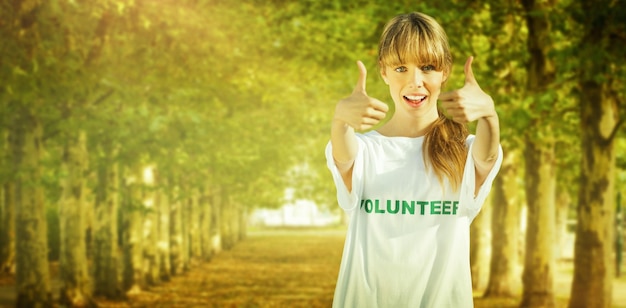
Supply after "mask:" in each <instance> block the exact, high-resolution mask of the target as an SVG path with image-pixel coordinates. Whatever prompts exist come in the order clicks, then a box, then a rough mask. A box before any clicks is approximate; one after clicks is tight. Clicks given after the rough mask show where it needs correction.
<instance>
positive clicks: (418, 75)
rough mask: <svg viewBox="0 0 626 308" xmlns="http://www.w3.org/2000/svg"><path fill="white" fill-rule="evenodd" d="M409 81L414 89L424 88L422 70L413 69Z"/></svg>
mask: <svg viewBox="0 0 626 308" xmlns="http://www.w3.org/2000/svg"><path fill="white" fill-rule="evenodd" d="M410 75H411V80H409V82H410V84H411V85H413V86H416V87H418V88H419V87H423V86H424V72H422V70H420V69H417V68H416V69H414V70H413V72H411V74H410Z"/></svg>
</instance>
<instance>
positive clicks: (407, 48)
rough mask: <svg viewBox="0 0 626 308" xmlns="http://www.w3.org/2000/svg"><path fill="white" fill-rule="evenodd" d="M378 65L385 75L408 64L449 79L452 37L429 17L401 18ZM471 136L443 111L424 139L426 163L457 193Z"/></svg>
mask: <svg viewBox="0 0 626 308" xmlns="http://www.w3.org/2000/svg"><path fill="white" fill-rule="evenodd" d="M378 63H379V66H380V69H381V71H382V70H384V69H385V67H388V66H397V65H400V64H406V63H419V64H430V65H434V66H435V70H437V71H443V72H444V75H445V76H449V75H450V71H451V70H452V54H451V53H450V46H449V44H448V36H447V35H446V33H445V31H444V30H443V28H442V27H441V25H439V24H438V23H437V21H435V19H433V18H432V17H430V16H428V15H425V14H422V13H418V12H413V13H409V14H402V15H398V16H396V17H394V18H393V19H391V20H390V21H389V22H388V23H387V25H385V29H384V30H383V34H382V36H381V38H380V43H379V45H378ZM468 135H469V130H468V129H467V126H466V125H464V124H461V123H457V122H454V121H453V120H451V119H448V118H446V117H445V116H444V115H443V112H441V110H439V118H438V119H437V120H436V121H435V122H434V123H433V124H432V125H431V128H430V130H429V132H428V133H427V134H426V136H425V139H424V149H423V151H424V163H425V164H426V166H429V164H428V161H430V165H432V168H433V170H434V172H435V174H436V175H437V178H438V179H439V181H440V182H441V183H443V181H444V179H445V178H447V179H448V180H449V181H450V184H451V186H452V189H453V190H455V191H457V190H458V188H459V187H460V186H461V180H462V178H463V169H464V167H465V161H466V159H467V155H468V153H467V152H468V150H467V147H466V145H465V140H466V138H467V136H468Z"/></svg>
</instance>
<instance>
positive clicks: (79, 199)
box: [59, 131, 95, 307]
mask: <svg viewBox="0 0 626 308" xmlns="http://www.w3.org/2000/svg"><path fill="white" fill-rule="evenodd" d="M86 139H87V136H86V133H85V132H84V131H80V132H78V134H77V136H75V137H74V136H70V137H69V138H68V139H67V141H68V143H67V145H66V146H65V149H64V154H63V158H64V160H63V165H64V166H63V170H64V171H65V174H66V178H65V179H64V185H63V194H62V197H61V201H60V211H59V217H60V225H61V259H60V275H61V282H62V286H61V291H60V292H61V294H60V301H61V303H63V304H66V305H68V306H71V307H87V306H95V303H94V302H93V299H92V293H93V290H92V282H91V277H90V275H89V272H88V271H87V249H86V246H85V245H86V242H85V230H86V228H85V211H86V207H87V206H88V204H87V201H86V198H85V197H86V185H85V182H86V181H85V174H86V173H87V163H88V156H87V140H86Z"/></svg>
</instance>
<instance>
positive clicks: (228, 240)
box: [220, 190, 235, 250]
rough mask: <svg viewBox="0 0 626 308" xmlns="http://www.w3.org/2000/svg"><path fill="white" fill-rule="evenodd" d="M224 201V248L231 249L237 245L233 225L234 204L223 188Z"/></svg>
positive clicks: (221, 211)
mask: <svg viewBox="0 0 626 308" xmlns="http://www.w3.org/2000/svg"><path fill="white" fill-rule="evenodd" d="M222 194H223V196H222V198H221V199H222V203H221V209H220V214H221V215H220V216H221V217H220V222H221V223H220V234H221V238H222V248H223V249H226V250H230V249H232V248H233V247H234V246H235V231H234V228H233V227H234V225H233V216H234V213H233V204H232V202H231V200H230V198H229V197H228V195H225V191H224V190H222Z"/></svg>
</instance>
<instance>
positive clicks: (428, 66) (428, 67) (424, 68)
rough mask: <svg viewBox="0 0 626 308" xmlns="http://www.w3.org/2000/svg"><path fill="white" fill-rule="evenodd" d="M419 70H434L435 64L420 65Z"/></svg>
mask: <svg viewBox="0 0 626 308" xmlns="http://www.w3.org/2000/svg"><path fill="white" fill-rule="evenodd" d="M421 70H422V71H425V72H430V71H434V70H436V69H435V66H434V65H432V64H428V65H424V66H422V67H421Z"/></svg>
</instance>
